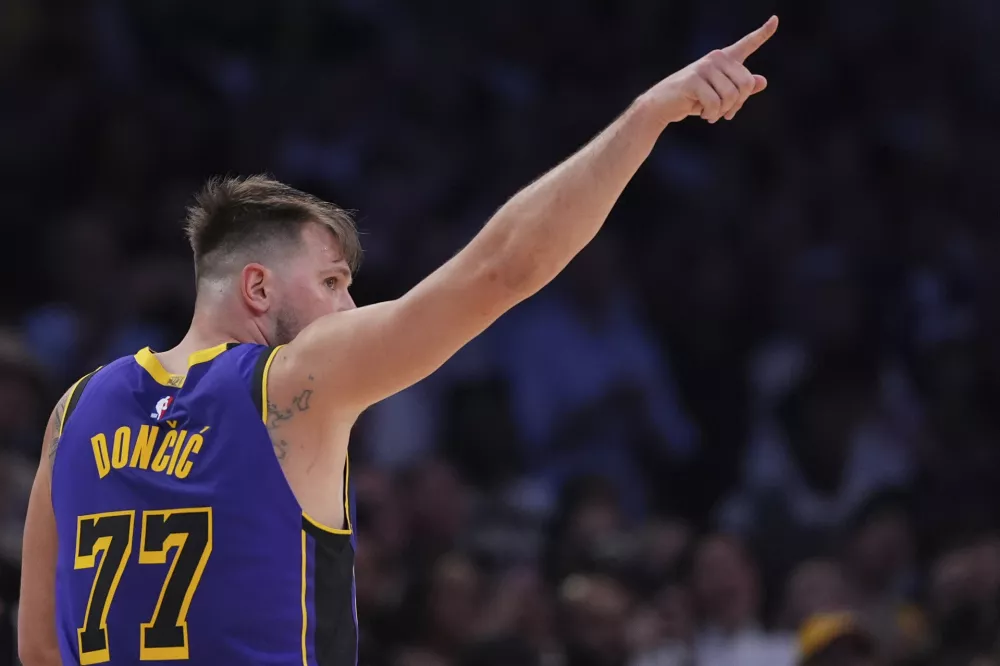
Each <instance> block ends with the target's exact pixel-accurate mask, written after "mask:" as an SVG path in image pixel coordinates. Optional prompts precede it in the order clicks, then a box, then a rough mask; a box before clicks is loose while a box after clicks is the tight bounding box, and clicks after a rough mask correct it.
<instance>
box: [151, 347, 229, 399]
mask: <svg viewBox="0 0 1000 666" xmlns="http://www.w3.org/2000/svg"><path fill="white" fill-rule="evenodd" d="M228 348H229V343H228V342H223V343H222V344H219V345H216V346H214V347H210V348H208V349H201V350H199V351H196V352H195V353H193V354H191V355H190V356H188V370H190V369H191V366H194V365H197V364H199V363H205V362H207V361H211V360H212V359H213V358H215V357H216V356H218V355H219V354H221V353H222V352H224V351H226V350H227V349H228ZM135 362H136V363H138V364H139V366H140V367H142V369H143V370H145V371H146V372H148V373H149V376H150V377H152V378H153V380H154V381H155V382H156V383H157V384H162V385H163V386H170V387H173V388H181V387H182V386H184V379H185V377H186V375H175V374H173V373H171V372H168V371H167V369H166V368H164V367H163V364H162V363H160V359H158V358H156V354H154V353H153V351H152V350H151V349H150V348H149V347H144V348H143V349H140V350H139V351H138V353H136V355H135Z"/></svg>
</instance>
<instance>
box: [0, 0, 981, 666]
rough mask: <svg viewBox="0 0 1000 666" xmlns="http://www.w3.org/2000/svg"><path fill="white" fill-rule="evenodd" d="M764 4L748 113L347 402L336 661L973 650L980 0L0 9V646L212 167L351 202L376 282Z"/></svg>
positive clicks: (182, 252) (502, 663)
mask: <svg viewBox="0 0 1000 666" xmlns="http://www.w3.org/2000/svg"><path fill="white" fill-rule="evenodd" d="M772 13H777V14H779V15H780V16H781V21H782V23H781V28H780V29H779V31H778V34H777V36H776V37H775V38H774V39H772V40H771V42H770V43H769V44H767V45H766V47H765V48H764V49H762V51H761V52H760V53H758V54H757V55H755V56H754V57H753V58H752V60H751V61H750V63H749V64H750V65H751V68H752V69H753V71H755V72H760V73H762V74H765V75H766V76H767V77H768V79H769V81H770V87H769V88H768V90H767V91H766V92H765V93H764V94H762V95H760V96H759V97H755V98H754V99H752V100H750V103H748V104H747V106H746V108H745V109H744V110H743V112H742V113H741V114H740V116H739V118H738V119H737V120H736V121H735V122H732V123H720V124H718V125H716V126H708V125H706V124H705V123H702V122H700V121H697V120H688V121H686V122H684V123H683V124H681V125H678V126H672V127H670V128H669V129H668V130H667V132H666V133H665V134H664V136H663V138H662V140H661V142H660V145H659V146H658V148H657V150H656V151H655V153H654V154H653V156H652V157H651V158H650V160H649V162H648V164H647V165H646V166H645V167H644V168H643V169H642V171H641V172H640V173H639V174H638V176H637V177H636V179H635V180H634V182H633V183H632V184H631V185H630V187H629V188H628V190H627V191H626V193H625V195H624V196H623V198H622V200H621V201H620V203H619V205H618V206H617V207H616V209H615V211H614V212H613V213H612V215H611V219H610V220H609V222H608V224H607V226H606V228H605V231H604V232H602V234H601V235H600V236H599V238H598V239H597V241H595V243H594V244H593V245H592V246H591V247H590V248H588V249H587V250H585V251H584V252H583V254H581V255H580V256H579V257H578V258H577V259H576V260H575V261H574V262H573V263H572V265H571V266H570V267H569V268H568V270H567V271H566V272H565V274H564V275H563V276H561V277H560V278H558V280H557V281H556V282H555V283H553V284H552V285H551V286H550V287H549V288H547V289H545V290H544V292H543V293H541V294H540V295H539V296H538V297H536V298H535V299H533V300H532V301H530V302H528V303H526V304H524V305H522V306H520V307H518V308H516V309H515V310H514V311H512V312H511V313H510V314H509V315H507V316H505V317H504V318H503V319H502V320H501V321H500V322H499V323H498V324H497V325H496V326H495V327H494V328H493V329H491V330H490V331H489V332H488V333H487V334H485V335H483V336H482V337H481V338H479V339H477V340H476V341H475V342H474V343H472V344H470V345H469V346H468V347H467V348H466V349H464V350H463V351H462V352H461V353H460V354H459V355H458V356H457V357H456V358H455V359H453V361H452V362H450V363H449V364H448V365H447V366H445V368H443V369H442V370H441V371H440V372H439V373H437V374H436V375H434V376H433V377H432V378H431V379H429V380H427V381H425V382H423V383H421V384H420V385H418V386H415V387H413V388H412V389H410V390H408V391H405V392H403V393H401V394H399V395H398V396H396V397H394V398H392V399H390V400H388V401H386V402H384V403H382V404H380V405H378V406H376V407H375V408H373V409H371V410H369V411H368V412H367V413H366V414H365V415H364V416H363V418H362V420H361V422H360V423H359V425H358V427H357V428H356V430H355V433H354V439H353V441H352V462H353V463H354V464H352V482H353V485H354V487H355V488H356V490H357V496H358V497H357V500H358V525H357V530H358V534H359V543H360V546H359V552H358V557H357V588H358V611H359V615H360V621H361V632H362V633H361V637H362V650H361V655H362V663H363V664H366V665H371V666H661V665H662V666H758V665H759V666H783V665H788V666H791V665H792V664H796V663H800V662H801V663H809V664H862V663H866V664H884V665H903V664H908V665H914V666H916V665H920V664H924V665H927V666H937V665H942V666H951V665H953V664H954V665H956V666H958V665H962V666H965V665H970V664H977V665H982V666H986V665H993V666H996V665H997V664H1000V641H998V636H1000V622H998V619H1000V530H998V528H1000V523H998V520H997V519H998V509H1000V447H998V438H1000V408H998V407H1000V316H998V315H1000V308H998V307H997V301H998V298H997V297H998V291H1000V233H998V227H997V224H996V215H997V205H996V200H997V197H996V192H997V181H998V176H1000V173H998V169H997V161H996V155H997V154H998V152H1000V122H998V120H997V119H998V117H1000V66H998V64H997V63H998V60H997V57H996V52H995V50H996V44H997V42H998V39H1000V5H998V4H997V3H996V2H994V1H992V0H866V1H864V2H862V0H840V1H839V2H834V1H833V0H816V1H815V2H785V1H782V0H739V1H738V2H737V0H699V1H698V2H695V1H694V0H506V1H505V2H486V1H482V0H479V1H472V2H464V3H462V2H445V1H443V0H420V1H419V2H404V1H403V0H323V1H320V0H281V1H280V2H279V1H277V0H273V1H266V0H240V1H239V2H237V1H235V0H212V1H211V2H206V1H205V0H199V1H195V0H137V1H133V2H126V1H125V0H103V1H101V0H4V2H3V3H0V201H2V202H3V203H2V208H0V210H2V213H0V218H2V223H3V237H4V238H5V239H6V240H5V241H4V247H5V248H6V249H5V250H4V261H3V262H2V266H0V271H2V278H3V284H6V285H7V287H6V288H5V289H4V294H3V300H2V303H3V305H2V308H0V316H2V319H0V456H2V460H0V664H3V663H5V661H4V660H6V659H8V655H12V654H13V652H14V645H13V642H14V638H13V633H12V627H13V626H14V623H15V621H16V605H17V590H18V575H19V573H18V572H19V558H20V550H19V549H20V535H21V529H22V523H23V516H24V511H25V506H26V501H27V495H28V489H29V487H30V483H31V478H32V475H33V473H34V467H35V465H36V463H37V459H38V454H39V450H40V439H41V434H42V431H43V428H44V424H45V421H46V418H47V416H48V412H49V410H50V409H51V406H52V405H53V404H54V402H55V400H56V398H57V397H58V396H59V395H60V394H61V392H62V391H63V390H64V389H65V388H66V387H67V386H68V385H69V384H70V383H71V382H72V381H74V380H75V379H76V378H77V377H79V376H80V375H82V374H84V373H86V372H89V371H90V370H91V369H93V368H94V367H95V366H97V365H99V364H102V363H106V362H107V361H109V360H110V359H112V358H114V357H117V356H121V355H127V354H132V353H134V352H135V351H136V350H138V349H139V348H141V347H144V346H146V345H149V346H151V347H152V348H153V349H157V350H163V349H166V348H169V347H170V346H172V345H173V344H175V343H176V342H177V341H179V340H180V337H181V336H182V334H183V332H184V331H185V329H186V326H187V323H188V317H189V315H190V312H191V307H192V297H193V294H194V291H193V280H192V266H191V260H190V257H189V250H188V248H187V246H186V245H185V242H184V239H183V236H182V233H181V228H180V220H181V218H182V216H183V211H184V207H185V205H186V204H187V203H188V202H189V200H190V197H191V195H192V194H193V192H194V191H195V190H196V189H197V188H198V187H199V185H200V184H201V183H202V181H203V180H204V179H205V178H207V177H208V176H211V175H213V174H220V173H232V174H237V173H238V174H250V173H255V172H262V171H266V172H270V173H272V174H274V175H275V176H276V177H278V178H280V179H282V180H286V181H288V182H289V183H291V184H293V185H295V186H297V187H300V188H302V189H305V190H308V191H310V192H313V193H315V194H317V195H320V196H322V197H324V198H328V199H330V200H332V201H334V202H336V203H338V204H340V205H342V206H345V207H347V208H350V209H354V210H356V211H357V216H358V219H359V224H360V226H361V228H362V229H363V231H364V232H365V238H364V240H365V243H366V246H367V252H368V254H367V259H366V263H365V265H364V266H363V268H362V270H361V272H360V274H359V275H358V276H357V281H356V285H357V286H356V290H355V299H356V300H357V301H358V302H359V304H365V303H371V302H374V301H378V300H382V299H387V298H393V297H397V296H399V295H401V294H402V293H404V292H405V291H406V290H407V289H408V288H410V287H411V286H412V285H414V284H415V283H416V282H417V281H418V280H419V279H420V278H421V277H423V276H424V275H425V274H427V273H428V272H429V271H430V270H431V269H433V268H434V267H436V266H437V265H438V264H439V263H441V262H442V261H443V260H445V259H447V258H448V257H449V256H451V254H452V253H454V252H455V251H456V250H457V249H458V248H460V247H461V245H462V244H463V243H464V242H465V241H467V240H468V239H469V238H470V237H471V236H472V235H473V234H474V233H475V232H476V230H477V229H478V228H479V227H480V226H481V225H482V224H483V223H484V221H485V220H486V219H487V218H488V217H489V215H490V214H491V213H492V211H494V210H495V209H496V208H497V207H498V206H499V205H501V204H502V203H503V202H504V200H505V199H506V197H508V196H509V195H511V194H512V193H513V192H515V191H516V189H517V188H518V187H520V186H522V185H524V184H525V183H527V182H529V181H530V180H531V179H533V178H534V177H536V176H538V175H540V174H541V173H542V172H543V171H545V170H546V169H547V168H549V167H551V166H553V165H554V164H555V163H556V162H558V161H559V160H560V159H561V158H563V157H565V156H567V155H568V154H569V153H570V152H572V151H573V150H575V149H576V148H577V147H579V146H580V145H581V144H582V143H583V142H584V141H586V140H587V139H588V138H590V137H591V136H592V135H594V134H595V133H596V132H597V131H599V130H600V129H601V128H602V127H603V126H604V125H606V124H607V123H608V122H610V120H611V119H612V118H613V117H614V116H615V115H616V114H617V113H619V112H620V111H621V110H622V109H623V108H624V107H625V106H626V105H627V104H628V103H629V102H630V101H631V100H632V99H633V98H634V97H635V96H636V95H638V94H639V93H640V92H642V91H643V90H644V89H645V88H646V87H648V86H649V85H651V84H653V83H655V82H656V81H657V80H658V79H660V78H662V77H663V76H665V75H667V74H669V73H671V72H672V71H674V70H676V69H678V68H680V67H682V66H684V65H685V64H687V63H688V62H690V61H691V60H693V59H696V58H698V57H700V56H701V55H703V54H704V53H706V52H707V51H709V50H711V49H713V48H716V47H720V46H723V45H725V44H727V43H729V42H731V41H733V40H734V39H736V38H738V37H740V36H742V35H743V34H744V33H746V32H748V31H749V30H751V29H753V28H754V27H756V26H757V25H759V24H760V23H761V22H763V21H764V20H765V19H766V18H767V17H768V16H769V15H770V14H772ZM991 63H992V64H991ZM261 612H262V613H266V612H267V609H264V608H262V609H261ZM10 659H13V657H12V656H11V657H10Z"/></svg>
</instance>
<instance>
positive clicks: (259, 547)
mask: <svg viewBox="0 0 1000 666" xmlns="http://www.w3.org/2000/svg"><path fill="white" fill-rule="evenodd" d="M274 352H275V348H272V347H265V346H262V345H253V344H236V343H230V344H224V345H219V346H218V347H214V348H212V349H207V350H204V351H201V352H198V353H196V354H193V355H192V356H191V359H190V368H189V370H188V374H187V375H186V376H181V375H171V374H170V373H168V372H167V371H166V370H165V369H164V368H163V366H162V365H160V363H159V361H158V360H157V359H156V357H155V356H154V355H153V354H152V352H150V351H149V350H148V349H144V350H142V351H141V352H139V353H138V354H136V355H135V356H129V357H126V358H121V359H118V360H117V361H115V362H114V363H111V364H110V365H108V366H106V367H104V368H101V369H99V370H97V371H96V372H94V373H92V374H90V375H88V376H86V377H84V378H83V379H81V380H80V381H79V382H78V383H77V384H76V386H74V388H73V389H72V390H71V394H70V398H69V401H68V403H67V406H66V411H65V414H64V417H63V425H62V432H61V439H60V442H59V448H58V450H57V452H56V457H55V460H54V461H53V468H52V504H53V507H54V510H55V516H56V524H57V528H58V534H59V556H58V563H57V567H56V624H57V630H58V633H59V644H60V649H61V652H62V658H63V662H64V663H66V664H74V663H78V664H84V665H85V664H101V663H110V664H138V663H139V662H140V661H143V662H146V661H154V662H156V661H159V662H185V663H186V664H189V665H191V666H196V665H205V666H208V665H210V664H211V665H212V666H215V665H222V664H226V665H230V664H232V665H234V666H235V665H239V664H274V665H275V666H277V665H281V666H292V665H295V666H327V665H333V666H347V665H352V664H356V663H357V645H358V639H357V618H356V612H355V601H354V542H353V536H352V533H351V529H350V528H351V525H352V524H353V516H351V513H352V512H351V508H350V505H351V504H352V503H351V502H348V506H349V509H348V514H347V515H348V521H347V522H348V524H347V527H348V529H345V530H333V529H330V528H327V527H324V526H321V525H319V524H317V523H316V522H315V521H313V520H311V519H310V518H309V517H308V516H306V515H305V514H304V513H303V511H302V508H301V507H300V506H299V503H298V501H297V500H296V499H295V496H294V495H293V493H292V491H291V488H290V487H289V486H288V483H287V482H286V480H285V477H284V474H283V472H282V470H281V467H280V465H279V464H278V461H277V459H276V457H275V454H274V451H273V449H272V446H271V440H270V437H269V435H268V432H267V429H266V427H265V426H264V422H263V418H264V416H265V412H264V409H263V406H264V405H266V404H267V398H266V395H267V388H266V384H267V368H268V365H269V363H270V361H271V359H272V358H273V356H274ZM344 474H345V484H344V489H345V502H346V501H347V499H348V497H349V490H348V485H347V482H346V481H347V475H348V470H347V469H345V470H344Z"/></svg>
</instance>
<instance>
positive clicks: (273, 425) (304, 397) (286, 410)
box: [267, 375, 313, 462]
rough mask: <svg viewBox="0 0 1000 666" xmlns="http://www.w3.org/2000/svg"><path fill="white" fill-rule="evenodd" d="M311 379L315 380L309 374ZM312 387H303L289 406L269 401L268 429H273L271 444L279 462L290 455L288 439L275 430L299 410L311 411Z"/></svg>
mask: <svg viewBox="0 0 1000 666" xmlns="http://www.w3.org/2000/svg"><path fill="white" fill-rule="evenodd" d="M309 381H313V376H312V375H309ZM312 394H313V391H312V389H303V391H302V392H301V393H299V394H298V395H297V396H295V397H293V398H292V404H291V406H289V407H279V406H278V405H277V404H276V403H273V402H271V401H270V400H269V401H268V402H267V429H268V430H270V431H272V435H271V445H272V446H273V447H274V455H275V456H277V458H278V462H284V461H285V458H286V457H288V450H289V445H288V441H287V440H284V439H280V438H278V437H277V436H276V435H275V434H274V433H273V431H274V430H277V429H278V428H279V427H280V426H281V424H282V423H284V422H285V421H289V420H291V419H292V418H293V417H294V416H295V414H296V413H298V412H307V411H309V407H310V405H309V401H310V400H311V399H312Z"/></svg>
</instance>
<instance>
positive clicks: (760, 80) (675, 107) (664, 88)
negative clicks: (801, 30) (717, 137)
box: [644, 16, 778, 123]
mask: <svg viewBox="0 0 1000 666" xmlns="http://www.w3.org/2000/svg"><path fill="white" fill-rule="evenodd" d="M777 29H778V17H777V16H772V17H771V18H769V19H768V20H767V23H765V24H764V25H762V26H761V27H759V28H757V29H756V30H754V31H753V32H751V33H750V34H749V35H747V36H746V37H744V38H743V39H741V40H739V41H738V42H736V43H734V44H730V45H729V46H727V47H726V48H724V49H721V50H716V51H712V52H711V53H709V54H708V55H706V56H705V57H704V58H702V59H700V60H697V61H695V62H693V63H691V64H690V65H688V66H687V67H685V68H684V69H682V70H680V71H679V72H676V73H674V74H672V75H670V76H669V77H667V78H665V79H664V80H662V81H660V82H659V83H658V84H656V85H655V86H653V87H652V88H650V89H649V91H648V92H647V93H646V94H645V95H644V97H645V98H646V99H648V100H649V101H650V102H651V103H652V105H653V107H654V108H655V109H656V110H657V112H658V113H659V114H660V117H661V118H662V119H663V120H664V121H665V123H672V122H677V121H679V120H683V119H684V118H687V117H688V116H701V117H702V118H704V119H705V120H707V121H708V122H710V123H715V122H716V121H718V120H719V119H720V118H725V119H726V120H732V119H733V118H734V117H735V116H736V113H737V112H738V111H739V110H740V109H741V108H742V107H743V104H744V102H746V101H747V98H748V97H750V95H755V94H756V93H759V92H760V91H762V90H763V89H764V88H766V87H767V79H765V78H764V77H763V76H760V75H759V74H751V73H750V71H749V70H748V69H747V68H746V67H744V66H743V62H744V61H745V60H746V59H747V58H748V57H750V55H751V54H753V53H754V51H756V50H757V49H759V48H760V47H761V45H763V44H764V42H766V41H767V40H768V39H770V38H771V35H773V34H774V32H775V31H776V30H777Z"/></svg>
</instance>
